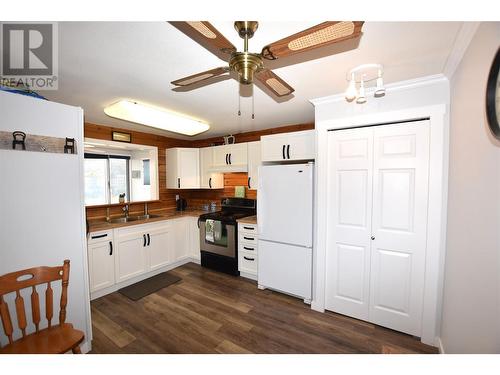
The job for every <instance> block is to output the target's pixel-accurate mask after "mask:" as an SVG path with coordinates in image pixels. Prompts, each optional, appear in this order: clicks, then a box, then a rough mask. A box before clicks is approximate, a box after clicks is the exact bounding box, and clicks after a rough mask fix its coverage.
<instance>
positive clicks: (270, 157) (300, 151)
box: [261, 130, 316, 162]
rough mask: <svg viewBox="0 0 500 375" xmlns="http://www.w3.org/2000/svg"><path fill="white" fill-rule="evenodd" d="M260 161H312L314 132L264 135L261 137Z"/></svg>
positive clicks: (314, 153) (313, 155)
mask: <svg viewBox="0 0 500 375" xmlns="http://www.w3.org/2000/svg"><path fill="white" fill-rule="evenodd" d="M261 152H262V161H267V162H268V161H287V160H310V159H314V158H315V155H316V152H315V133H314V130H305V131H300V132H292V133H282V134H273V135H266V136H263V137H261Z"/></svg>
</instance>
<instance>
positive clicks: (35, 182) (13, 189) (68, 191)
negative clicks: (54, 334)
mask: <svg viewBox="0 0 500 375" xmlns="http://www.w3.org/2000/svg"><path fill="white" fill-rule="evenodd" d="M0 114H1V115H0V117H1V120H0V274H1V275H3V274H6V273H10V272H13V271H18V270H22V269H26V268H31V267H38V266H62V264H63V261H64V260H65V259H69V260H70V275H69V287H68V305H67V317H66V322H68V323H72V324H73V326H74V327H75V328H76V329H79V330H81V331H83V332H84V333H85V340H84V342H83V344H82V346H81V349H82V352H86V351H88V350H89V349H90V340H91V338H92V330H91V324H90V295H89V287H88V273H87V247H86V230H85V206H84V183H83V111H82V109H81V108H76V107H72V106H68V105H64V104H59V103H54V102H50V101H46V100H42V99H36V98H32V97H27V96H22V95H18V94H13V93H7V92H3V91H0ZM14 131H22V132H24V133H25V134H26V144H25V146H26V148H27V149H26V150H25V151H23V150H22V149H20V148H21V146H20V145H17V146H16V148H17V149H16V150H12V140H13V137H12V132H14ZM37 136H42V137H44V138H43V139H40V138H37ZM66 137H68V138H74V139H75V145H76V154H69V153H61V152H60V151H59V150H60V149H61V144H62V148H63V150H64V145H65V144H66ZM34 139H38V141H39V142H40V143H38V141H37V142H35V141H32V142H31V141H30V140H34ZM61 142H62V143H61ZM56 143H57V147H56V146H54V144H56ZM35 145H36V148H35ZM51 145H52V146H53V147H54V148H51ZM43 148H45V149H46V151H43ZM54 150H57V151H58V152H52V151H54ZM52 289H53V290H54V301H53V303H54V318H53V320H52V323H53V324H57V323H58V318H57V317H58V315H57V314H58V313H59V300H60V291H61V283H60V282H54V283H52ZM38 292H39V295H40V311H41V312H42V316H44V315H45V314H44V312H45V286H43V287H41V288H40V289H39V291H38ZM22 293H23V297H24V303H25V306H26V312H27V318H28V328H27V333H31V332H32V331H34V329H35V327H34V325H33V323H32V321H31V320H30V318H31V306H30V293H31V291H30V290H29V289H25V290H23V291H22ZM14 297H15V294H14V295H12V293H11V294H9V295H7V297H6V300H7V302H8V303H9V306H10V307H11V309H13V306H14V304H13V299H14ZM11 317H12V319H13V325H14V327H15V329H14V332H15V333H16V336H15V338H16V337H19V336H20V331H19V330H18V329H17V322H16V321H15V314H11ZM40 325H41V328H44V327H46V325H47V321H46V320H45V319H44V318H42V319H41V322H40ZM7 342H8V341H7V338H6V337H5V335H4V332H3V330H0V344H1V345H4V344H6V343H7Z"/></svg>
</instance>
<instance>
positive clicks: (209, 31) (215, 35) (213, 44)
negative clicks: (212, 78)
mask: <svg viewBox="0 0 500 375" xmlns="http://www.w3.org/2000/svg"><path fill="white" fill-rule="evenodd" d="M169 23H170V24H171V25H172V26H174V27H175V28H177V29H178V30H180V31H182V32H183V33H184V34H186V35H187V36H188V37H190V38H191V39H193V40H194V41H195V42H198V43H199V44H201V45H202V46H203V47H205V48H206V49H207V50H209V51H210V52H212V53H213V54H214V55H216V56H217V57H219V58H220V59H222V60H224V61H229V59H230V58H231V54H232V53H233V52H236V47H235V46H233V45H232V44H231V42H230V41H229V40H227V39H226V38H225V37H224V35H222V34H221V33H220V32H219V31H218V30H217V29H216V28H215V27H213V26H212V24H211V23H210V22H207V21H169Z"/></svg>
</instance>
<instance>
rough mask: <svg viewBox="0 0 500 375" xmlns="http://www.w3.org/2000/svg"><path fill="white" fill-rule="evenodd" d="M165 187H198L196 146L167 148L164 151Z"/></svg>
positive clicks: (198, 160) (198, 152)
mask: <svg viewBox="0 0 500 375" xmlns="http://www.w3.org/2000/svg"><path fill="white" fill-rule="evenodd" d="M166 154H167V155H166V158H167V160H166V163H167V188H168V189H199V188H200V151H199V149H198V148H182V147H177V148H169V149H167V153H166Z"/></svg>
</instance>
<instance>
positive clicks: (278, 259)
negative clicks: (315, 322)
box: [257, 162, 314, 302]
mask: <svg viewBox="0 0 500 375" xmlns="http://www.w3.org/2000/svg"><path fill="white" fill-rule="evenodd" d="M313 171H314V163H312V162H310V163H305V164H286V165H264V166H261V167H260V169H259V189H258V192H259V197H258V199H257V225H258V233H259V257H258V285H259V288H261V289H263V288H269V289H273V290H276V291H280V292H284V293H287V294H290V295H293V296H296V297H300V298H303V299H304V300H305V301H306V302H310V300H311V295H312V245H313V237H312V234H313V179H314V172H313Z"/></svg>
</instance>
